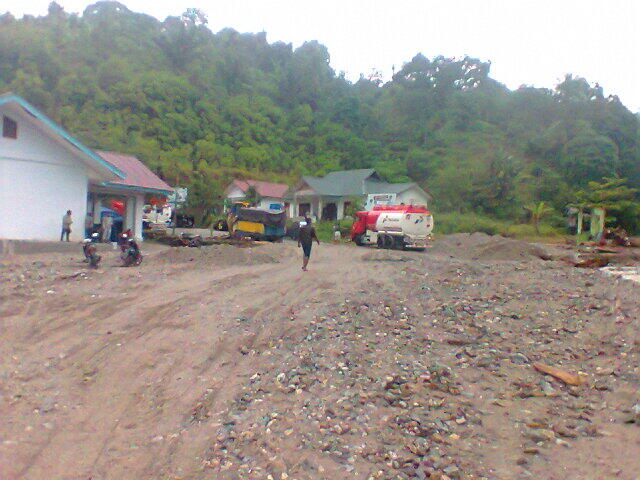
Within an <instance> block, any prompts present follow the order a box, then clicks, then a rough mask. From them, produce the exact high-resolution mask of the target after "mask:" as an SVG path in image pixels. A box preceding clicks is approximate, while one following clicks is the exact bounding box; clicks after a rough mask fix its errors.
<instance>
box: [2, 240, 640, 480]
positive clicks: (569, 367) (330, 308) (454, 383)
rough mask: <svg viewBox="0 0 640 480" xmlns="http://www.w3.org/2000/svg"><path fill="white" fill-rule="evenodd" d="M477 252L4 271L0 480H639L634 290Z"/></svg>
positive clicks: (639, 330) (16, 261)
mask: <svg viewBox="0 0 640 480" xmlns="http://www.w3.org/2000/svg"><path fill="white" fill-rule="evenodd" d="M468 237H469V236H467V237H464V238H460V237H455V236H451V237H445V238H444V239H442V240H441V241H440V242H439V243H436V245H435V246H434V247H433V248H432V249H429V250H427V251H426V252H424V253H420V252H389V251H377V250H376V249H372V248H357V247H353V246H341V245H324V244H323V245H321V246H320V247H316V246H314V250H313V255H312V261H311V264H310V271H309V272H306V273H305V272H302V271H301V270H300V258H299V256H300V252H299V250H298V249H296V248H295V245H294V244H291V243H284V244H275V245H270V244H267V245H259V246H256V247H251V248H238V247H232V246H226V245H224V246H212V247H203V248H202V249H188V248H183V249H167V248H158V249H155V250H154V249H152V248H150V247H148V246H147V247H145V248H146V249H147V251H146V252H145V253H147V256H146V257H145V261H144V263H143V264H142V265H141V266H140V267H133V268H119V267H117V266H116V265H117V263H118V262H117V254H116V253H115V252H108V253H106V254H105V259H104V261H103V266H102V267H101V268H100V269H99V270H97V271H91V270H88V269H87V268H86V266H85V265H84V264H82V263H81V262H80V258H79V256H71V255H69V254H66V255H63V254H56V255H53V254H52V255H46V256H34V255H28V256H27V255H24V256H14V257H12V258H5V259H0V331H2V341H1V342H0V356H1V358H2V360H3V361H2V364H0V418H1V419H2V421H1V422H0V479H3V480H4V479H7V480H18V479H19V480H26V479H34V480H36V479H37V480H41V479H51V480H72V479H73V480H76V479H78V480H88V479H91V480H103V479H109V480H111V479H113V480H128V479H131V480H140V479H163V480H164V479H167V480H177V479H182V480H196V479H198V480H200V479H276V480H278V479H287V478H288V479H291V480H293V479H297V480H305V479H363V480H366V479H370V478H374V479H375V478H379V479H410V478H418V479H425V478H434V479H441V480H442V479H444V480H446V479H447V478H449V479H472V478H476V479H479V478H486V479H492V480H493V479H501V480H506V479H512V480H514V479H549V480H550V479H557V480H561V479H562V480H566V479H605V478H606V479H622V480H636V479H637V478H638V472H640V455H638V451H640V325H639V316H640V315H639V307H638V305H640V294H639V293H638V285H637V284H635V283H633V282H631V281H628V280H624V279H621V278H619V277H615V276H611V275H606V274H605V273H603V272H600V271H597V270H595V271H594V270H588V271H585V270H580V269H576V268H572V267H570V266H567V265H566V264H565V263H562V262H557V261H545V260H543V259H542V258H546V255H540V252H541V251H542V253H543V254H544V253H545V252H544V249H543V248H542V247H539V246H532V245H528V244H525V243H523V242H517V241H511V240H510V241H509V242H507V244H504V243H502V240H500V239H491V238H489V239H487V238H484V237H483V236H479V237H476V238H475V239H470V238H468ZM512 242H514V243H512ZM499 245H502V246H499ZM541 257H542V258H541ZM534 362H544V363H546V364H548V365H552V366H555V367H558V368H561V369H563V370H564V371H566V372H569V373H572V374H578V373H580V374H581V376H580V377H579V378H580V382H581V383H582V384H581V385H577V386H571V385H566V384H564V383H563V382H562V381H560V380H557V379H556V378H554V377H551V376H549V375H545V374H542V373H540V372H538V371H536V370H535V369H534V368H533V366H532V365H533V363H534Z"/></svg>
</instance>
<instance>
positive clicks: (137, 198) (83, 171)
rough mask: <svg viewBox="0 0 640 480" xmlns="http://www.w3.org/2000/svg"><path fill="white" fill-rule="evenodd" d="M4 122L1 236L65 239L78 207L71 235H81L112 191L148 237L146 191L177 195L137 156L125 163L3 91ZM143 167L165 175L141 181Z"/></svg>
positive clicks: (129, 224)
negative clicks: (67, 218)
mask: <svg viewBox="0 0 640 480" xmlns="http://www.w3.org/2000/svg"><path fill="white" fill-rule="evenodd" d="M0 120H1V121H2V136H1V137H0V238H5V239H18V240H59V238H60V232H61V227H62V217H63V215H64V214H65V212H66V211H67V210H71V211H72V218H73V221H74V223H73V225H72V233H71V239H72V240H76V241H77V240H80V239H82V238H83V237H84V235H85V226H86V225H87V213H90V212H93V211H94V210H96V207H98V209H100V208H101V206H102V203H101V201H102V199H104V198H106V197H111V198H113V199H117V200H118V201H119V202H120V204H122V205H123V206H124V211H123V213H124V215H123V228H124V229H127V228H129V229H131V230H132V231H133V232H134V234H135V236H136V237H137V238H139V239H141V238H142V209H143V206H144V203H145V195H148V194H152V195H166V194H168V193H170V190H171V188H170V187H169V186H168V185H167V184H166V183H164V182H162V180H160V179H159V178H157V177H156V176H155V175H153V173H151V172H150V171H148V169H146V167H144V165H142V164H141V163H140V162H139V161H137V159H136V162H137V163H135V162H130V163H129V164H126V165H124V167H126V168H124V169H123V168H120V167H119V166H118V165H115V164H114V163H112V161H113V159H111V161H110V159H109V154H106V153H107V152H102V153H98V152H95V151H93V150H91V149H90V148H88V147H86V146H84V145H83V144H82V143H80V142H79V141H78V140H76V139H75V138H73V137H72V136H71V135H70V134H69V133H68V132H66V131H65V130H64V129H63V128H61V127H60V126H59V125H56V124H55V123H54V122H52V121H51V120H50V119H48V118H47V117H46V116H45V115H44V114H43V113H41V112H40V111H39V110H38V109H36V108H35V107H33V106H32V105H30V104H29V103H27V102H26V101H25V100H24V99H22V98H20V97H19V96H17V95H13V94H6V95H2V96H0ZM105 157H106V158H105ZM134 163H135V164H134ZM121 166H122V165H121ZM145 169H146V171H145ZM142 171H145V175H148V174H151V175H152V176H153V177H154V178H155V179H157V181H158V182H155V180H154V183H153V185H152V188H146V184H145V182H141V181H140V178H139V177H138V174H140V172H142ZM145 178H146V181H148V179H149V177H145ZM114 201H115V200H114ZM104 206H108V205H104Z"/></svg>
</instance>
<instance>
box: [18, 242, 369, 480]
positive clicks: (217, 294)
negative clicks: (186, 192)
mask: <svg viewBox="0 0 640 480" xmlns="http://www.w3.org/2000/svg"><path fill="white" fill-rule="evenodd" d="M346 250H347V249H344V248H335V249H334V248H331V251H327V252H326V253H325V252H323V251H322V249H318V251H317V252H318V253H320V254H319V255H318V254H316V255H315V258H314V259H313V260H314V261H312V264H311V270H310V272H307V273H303V272H301V271H300V269H299V268H300V265H299V259H298V258H297V256H296V258H295V260H294V259H293V255H289V257H288V258H285V259H284V262H286V263H280V264H274V263H268V264H259V265H254V266H251V265H248V266H245V265H242V266H236V267H225V268H221V269H216V270H215V271H207V270H206V269H203V268H198V269H195V270H193V269H192V270H189V269H184V271H183V270H180V271H179V272H176V271H174V272H171V274H166V268H159V267H153V266H152V267H150V268H148V269H147V270H145V269H143V268H142V269H140V273H137V272H126V275H124V274H122V273H121V272H120V271H115V274H116V275H115V277H116V278H115V279H114V278H113V275H112V274H113V273H114V272H107V273H106V274H105V275H103V276H101V277H100V278H97V279H96V281H95V283H94V282H82V283H80V284H67V285H63V286H61V288H60V289H59V290H58V291H57V292H56V297H51V296H48V295H44V296H43V297H42V298H40V299H38V301H37V302H36V303H31V304H30V305H28V306H26V307H25V308H24V309H23V310H22V313H21V314H20V315H19V318H24V317H27V318H28V320H27V322H26V323H25V325H21V326H19V327H18V328H16V329H14V331H13V332H12V336H13V337H14V338H16V339H20V342H19V344H20V345H21V346H25V345H28V346H27V347H26V348H25V349H24V351H23V352H21V355H23V356H32V357H33V358H34V359H45V358H48V356H51V355H53V354H57V353H58V352H61V353H64V358H61V359H57V360H56V361H55V362H54V363H55V369H54V370H53V371H51V369H42V375H43V378H41V379H39V380H38V383H37V384H34V385H33V388H34V389H35V390H36V391H37V390H38V389H40V390H46V385H49V384H55V388H56V389H57V390H59V391H60V392H62V394H61V398H59V401H60V403H61V404H62V403H65V404H68V405H69V410H68V411H65V412H56V413H55V414H54V418H55V430H54V432H55V434H51V435H47V436H44V435H36V436H34V437H33V438H32V440H31V442H32V443H31V445H32V446H31V447H29V448H28V451H26V452H24V456H23V458H21V462H18V463H22V464H23V465H25V464H26V465H28V468H27V469H25V470H23V471H22V473H19V472H20V471H19V470H14V476H13V477H10V478H15V479H18V480H26V479H29V480H31V479H35V478H38V479H41V478H45V477H47V478H52V479H58V478H59V479H63V478H79V476H81V475H84V476H91V475H94V476H96V477H97V478H100V479H118V480H122V479H129V478H130V479H136V480H138V479H141V478H159V477H160V478H161V476H162V475H169V474H172V475H173V474H175V473H176V472H178V471H182V472H188V471H191V472H198V471H199V470H200V468H201V462H200V461H199V460H197V458H196V457H198V456H201V455H204V454H205V453H206V451H207V449H208V445H209V442H210V439H211V438H210V436H211V433H212V432H211V426H210V425H209V422H203V423H197V422H195V423H194V422H192V421H191V415H192V412H193V410H194V408H195V407H196V406H197V405H198V403H199V402H201V401H202V400H203V399H205V400H206V402H207V405H206V408H207V409H208V411H213V412H216V411H219V410H222V409H224V407H225V405H228V404H229V402H231V401H232V400H233V399H234V398H235V397H236V395H237V394H238V393H239V392H241V389H242V386H243V385H244V384H245V383H246V382H248V381H249V376H250V375H248V374H247V372H251V371H253V370H254V369H255V366H256V365H255V362H256V361H257V359H259V357H257V355H260V354H261V352H263V351H264V350H266V349H267V348H268V347H269V346H270V345H273V344H274V343H277V342H279V341H284V340H285V339H286V341H291V340H292V339H295V338H299V337H300V335H301V333H303V332H304V331H305V326H306V322H307V321H308V319H309V318H311V317H312V316H313V314H314V313H315V312H317V311H319V310H320V309H322V308H323V303H322V302H325V301H326V300H327V299H331V298H332V297H336V298H337V299H340V298H345V296H346V297H347V298H348V295H349V293H350V292H353V291H354V290H358V289H362V288H365V284H366V282H367V280H366V279H367V278H368V275H367V273H366V271H368V272H369V274H371V273H373V271H375V273H376V274H379V272H380V270H379V268H377V267H376V268H371V266H372V265H373V264H372V263H368V264H367V265H364V264H363V269H362V272H359V278H358V279H355V280H354V279H353V274H352V270H353V265H354V258H353V256H352V255H351V253H352V252H350V251H346ZM289 251H292V249H289ZM355 261H356V262H357V260H355ZM114 280H116V283H115V284H114V283H113V281H114ZM96 292H98V293H99V294H100V295H101V296H100V297H98V298H92V297H91V295H95V294H96ZM124 293H127V295H124ZM25 312H28V313H25ZM62 313H64V315H61V314H62ZM241 317H245V318H246V320H245V321H242V322H240V321H239V320H238V319H239V318H241ZM43 319H46V320H43ZM25 332H26V333H25ZM107 332H111V333H110V334H107ZM27 340H28V341H27ZM242 346H244V347H245V348H246V349H248V350H253V351H254V352H255V354H252V355H245V354H243V353H242V352H241V351H240V347H242ZM45 352H46V353H45ZM47 355H48V356H47ZM38 362H40V360H38ZM208 390H212V391H213V392H214V393H215V395H209V397H207V392H208ZM214 420H215V419H212V421H214ZM158 438H162V440H158ZM61 452H64V454H63V455H61ZM180 468H181V469H182V470H179V469H180ZM43 475H44V477H43ZM178 476H182V474H181V475H178Z"/></svg>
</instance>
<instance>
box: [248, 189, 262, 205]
mask: <svg viewBox="0 0 640 480" xmlns="http://www.w3.org/2000/svg"><path fill="white" fill-rule="evenodd" d="M260 200H262V196H261V195H260V194H259V193H258V190H256V187H254V186H253V185H251V186H250V187H249V188H247V191H246V192H245V194H244V201H245V202H247V203H248V204H249V206H250V207H253V206H255V205H257V204H258V203H260Z"/></svg>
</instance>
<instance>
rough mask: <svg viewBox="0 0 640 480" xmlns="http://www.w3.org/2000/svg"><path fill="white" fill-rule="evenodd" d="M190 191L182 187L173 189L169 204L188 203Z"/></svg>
mask: <svg viewBox="0 0 640 480" xmlns="http://www.w3.org/2000/svg"><path fill="white" fill-rule="evenodd" d="M188 194H189V190H188V189H186V188H182V187H176V188H174V189H173V193H171V194H169V196H168V197H167V203H170V204H172V205H182V204H184V203H186V202H187V195H188Z"/></svg>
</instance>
